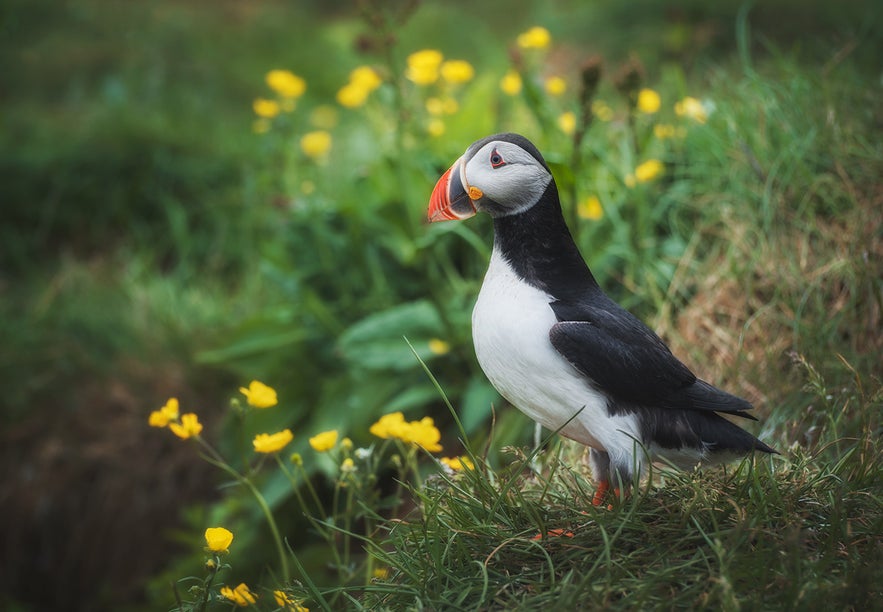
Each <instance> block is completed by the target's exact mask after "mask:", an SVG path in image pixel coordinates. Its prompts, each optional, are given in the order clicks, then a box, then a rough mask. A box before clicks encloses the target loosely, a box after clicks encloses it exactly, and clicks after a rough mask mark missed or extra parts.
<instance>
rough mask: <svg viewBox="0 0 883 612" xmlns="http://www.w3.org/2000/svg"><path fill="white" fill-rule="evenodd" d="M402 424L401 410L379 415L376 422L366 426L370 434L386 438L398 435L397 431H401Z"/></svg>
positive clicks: (403, 417) (402, 415)
mask: <svg viewBox="0 0 883 612" xmlns="http://www.w3.org/2000/svg"><path fill="white" fill-rule="evenodd" d="M404 426H405V415H404V414H402V413H401V412H390V413H389V414H384V415H383V416H382V417H380V419H378V420H377V422H376V423H374V424H373V425H372V426H371V427H369V428H368V431H369V432H371V434H372V435H375V436H377V437H378V438H383V439H384V440H386V439H388V438H396V437H398V434H399V432H401V431H403V428H404Z"/></svg>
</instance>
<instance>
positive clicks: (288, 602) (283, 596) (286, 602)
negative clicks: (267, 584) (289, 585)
mask: <svg viewBox="0 0 883 612" xmlns="http://www.w3.org/2000/svg"><path fill="white" fill-rule="evenodd" d="M273 599H275V600H276V605H277V606H279V607H280V608H282V609H283V610H286V611H287V612H310V609H309V608H307V607H306V606H304V605H303V604H301V602H299V601H298V600H296V599H295V598H294V597H292V596H291V595H289V594H288V593H286V592H285V591H273Z"/></svg>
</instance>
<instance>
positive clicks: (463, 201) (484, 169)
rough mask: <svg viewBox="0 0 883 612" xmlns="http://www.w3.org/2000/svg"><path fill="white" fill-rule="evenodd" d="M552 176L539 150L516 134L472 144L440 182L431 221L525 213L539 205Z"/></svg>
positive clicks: (434, 192)
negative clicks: (481, 215)
mask: <svg viewBox="0 0 883 612" xmlns="http://www.w3.org/2000/svg"><path fill="white" fill-rule="evenodd" d="M551 181H552V173H551V171H550V170H549V167H548V166H547V165H546V162H545V160H544V159H543V156H542V155H540V152H539V151H538V150H537V148H536V147H535V146H534V145H533V143H531V142H530V141H529V140H528V139H527V138H525V137H524V136H520V135H518V134H494V135H493V136H488V137H487V138H482V139H481V140H479V141H477V142H474V143H472V145H470V147H469V148H468V149H466V153H464V154H463V156H462V157H461V158H460V159H458V160H457V161H455V162H454V165H453V166H451V167H450V168H449V169H448V171H447V172H445V173H444V174H443V175H442V177H441V178H440V179H439V180H438V183H436V185H435V189H433V190H432V196H431V197H430V199H429V211H428V214H429V220H430V221H431V222H432V221H446V220H454V219H467V218H469V217H471V216H472V215H474V214H475V213H476V212H478V211H484V212H486V213H488V214H489V215H491V216H492V217H505V216H507V215H513V214H516V213H519V212H523V211H525V210H527V209H528V208H530V207H531V206H533V205H534V204H536V203H537V201H539V199H540V197H541V196H542V195H543V192H545V191H546V187H548V186H549V183H550V182H551Z"/></svg>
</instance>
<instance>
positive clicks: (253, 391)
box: [239, 380, 279, 408]
mask: <svg viewBox="0 0 883 612" xmlns="http://www.w3.org/2000/svg"><path fill="white" fill-rule="evenodd" d="M239 392H240V393H241V394H242V395H244V396H245V399H246V400H247V401H248V403H249V405H251V406H254V407H255V408H270V407H271V406H275V405H276V404H277V403H279V402H278V400H277V399H276V390H275V389H274V388H273V387H268V386H267V385H265V384H264V383H262V382H260V381H259V380H253V381H251V382H250V383H248V389H246V388H245V387H239Z"/></svg>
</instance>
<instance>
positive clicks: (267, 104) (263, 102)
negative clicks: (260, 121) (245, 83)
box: [251, 98, 281, 119]
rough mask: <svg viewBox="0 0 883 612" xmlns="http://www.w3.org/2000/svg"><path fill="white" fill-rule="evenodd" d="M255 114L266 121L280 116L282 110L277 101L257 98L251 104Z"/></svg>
mask: <svg viewBox="0 0 883 612" xmlns="http://www.w3.org/2000/svg"><path fill="white" fill-rule="evenodd" d="M251 107H252V109H254V114H255V115H257V116H258V117H263V118H264V119H272V118H273V117H275V116H276V115H278V114H279V111H280V110H281V109H280V108H279V103H278V102H276V100H267V99H266V98H255V101H254V102H252V104H251Z"/></svg>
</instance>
